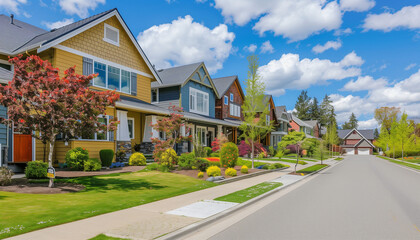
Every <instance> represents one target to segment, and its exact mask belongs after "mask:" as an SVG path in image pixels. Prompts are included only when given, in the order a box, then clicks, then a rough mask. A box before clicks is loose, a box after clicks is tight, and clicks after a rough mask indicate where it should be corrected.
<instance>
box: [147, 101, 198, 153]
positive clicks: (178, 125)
mask: <svg viewBox="0 0 420 240" xmlns="http://www.w3.org/2000/svg"><path fill="white" fill-rule="evenodd" d="M169 110H170V111H171V113H170V115H169V116H168V117H163V118H162V119H160V120H158V121H157V122H156V123H155V124H151V126H152V128H153V129H155V130H156V131H158V132H163V133H165V139H160V138H159V137H157V138H151V140H152V143H154V144H155V150H154V151H153V157H154V158H155V161H158V160H159V157H160V155H161V154H162V153H163V152H164V151H165V150H166V149H169V148H173V147H174V146H175V144H176V143H180V142H182V141H191V139H192V136H191V135H189V132H190V129H188V128H187V127H186V126H185V123H184V122H183V120H182V117H183V116H184V115H183V114H182V112H183V110H182V108H180V107H176V106H170V107H169ZM184 126H185V134H181V129H182V128H183V127H184ZM183 135H184V136H183Z"/></svg>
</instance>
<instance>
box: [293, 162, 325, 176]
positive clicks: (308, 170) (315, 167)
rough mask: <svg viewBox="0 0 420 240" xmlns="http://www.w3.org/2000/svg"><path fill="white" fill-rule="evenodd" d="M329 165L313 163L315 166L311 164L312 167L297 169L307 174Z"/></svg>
mask: <svg viewBox="0 0 420 240" xmlns="http://www.w3.org/2000/svg"><path fill="white" fill-rule="evenodd" d="M327 166H328V165H327V164H316V165H313V166H310V167H307V168H304V169H301V170H299V171H297V173H305V174H308V173H312V172H315V171H318V170H320V169H323V168H325V167H327Z"/></svg>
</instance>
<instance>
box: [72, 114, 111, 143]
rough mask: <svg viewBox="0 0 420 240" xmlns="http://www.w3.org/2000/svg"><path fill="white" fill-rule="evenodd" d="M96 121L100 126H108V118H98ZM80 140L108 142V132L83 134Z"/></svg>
mask: <svg viewBox="0 0 420 240" xmlns="http://www.w3.org/2000/svg"><path fill="white" fill-rule="evenodd" d="M98 121H99V122H100V123H101V124H104V125H108V124H109V116H108V115H107V116H102V115H101V116H99V117H98ZM79 139H80V140H95V141H109V132H108V131H98V132H95V133H84V134H83V135H82V137H80V138H79Z"/></svg>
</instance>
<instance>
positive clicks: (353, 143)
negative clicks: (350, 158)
mask: <svg viewBox="0 0 420 240" xmlns="http://www.w3.org/2000/svg"><path fill="white" fill-rule="evenodd" d="M337 134H338V137H339V138H340V139H342V140H343V144H342V145H341V146H340V147H342V148H343V149H344V150H345V151H346V153H347V155H371V154H373V148H374V147H375V146H374V145H373V143H372V142H373V140H374V138H375V137H374V131H373V129H370V130H357V129H355V128H354V129H346V130H337Z"/></svg>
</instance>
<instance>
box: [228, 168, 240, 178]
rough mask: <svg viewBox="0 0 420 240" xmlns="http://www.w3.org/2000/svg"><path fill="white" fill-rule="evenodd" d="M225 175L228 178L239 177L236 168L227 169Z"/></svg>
mask: <svg viewBox="0 0 420 240" xmlns="http://www.w3.org/2000/svg"><path fill="white" fill-rule="evenodd" d="M225 175H226V176H231V177H234V176H236V175H237V172H236V170H235V169H234V168H227V169H226V170H225Z"/></svg>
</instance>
